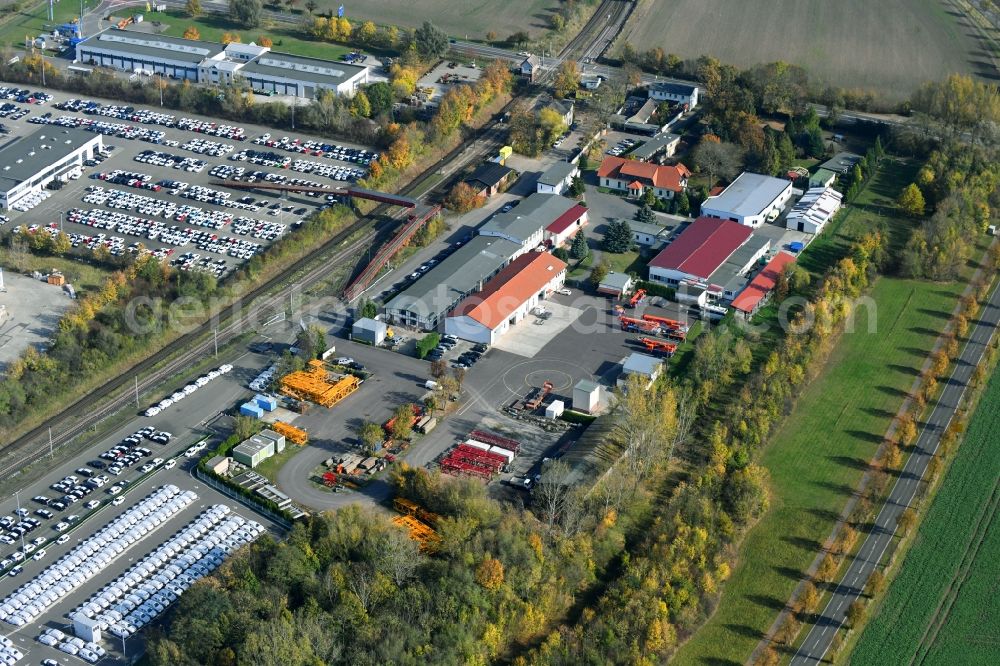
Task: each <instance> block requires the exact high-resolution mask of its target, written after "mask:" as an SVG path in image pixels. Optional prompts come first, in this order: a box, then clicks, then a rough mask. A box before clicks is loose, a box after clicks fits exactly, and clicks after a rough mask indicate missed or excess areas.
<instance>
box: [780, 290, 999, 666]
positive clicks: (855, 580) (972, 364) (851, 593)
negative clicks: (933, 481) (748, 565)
mask: <svg viewBox="0 0 1000 666" xmlns="http://www.w3.org/2000/svg"><path fill="white" fill-rule="evenodd" d="M998 322H1000V288H995V289H994V290H993V293H992V294H991V296H990V299H989V301H988V302H987V304H986V305H985V306H983V308H982V311H981V312H980V317H979V319H978V321H976V323H975V324H974V325H973V326H972V327H971V329H970V330H971V333H970V337H969V342H968V344H966V346H965V348H964V349H963V350H962V354H961V356H960V357H959V359H958V361H957V362H956V364H955V370H954V371H953V372H952V374H951V377H950V378H949V379H948V381H947V383H946V384H945V388H944V390H943V391H942V393H941V397H940V398H939V399H938V401H937V403H936V404H935V405H934V409H933V411H932V412H931V415H930V418H929V419H928V420H927V422H926V423H925V425H924V427H923V429H922V430H921V432H920V435H919V437H918V438H917V441H916V444H915V449H914V451H913V454H912V455H911V456H910V457H909V459H908V460H907V461H906V465H904V467H903V471H902V473H901V474H900V476H899V479H898V480H897V481H896V485H895V486H893V489H892V491H891V493H890V494H889V497H888V499H886V502H885V504H884V505H883V507H882V510H881V511H880V512H879V514H878V517H877V518H876V519H875V525H874V527H873V528H872V531H871V532H870V533H869V535H868V538H867V539H865V542H864V544H862V546H861V550H860V551H858V554H857V555H856V556H855V558H854V559H853V560H852V561H851V563H850V566H849V567H848V568H847V571H846V572H845V574H844V576H843V578H842V579H841V581H840V584H839V585H837V587H836V589H834V591H833V595H832V596H831V598H830V601H829V603H828V604H827V606H826V608H825V609H824V610H823V612H822V613H821V614H820V616H819V617H818V618H817V619H816V621H815V623H814V624H813V625H812V627H811V628H810V630H809V634H808V635H807V636H806V638H805V641H803V643H802V645H801V646H800V647H799V650H798V652H796V653H795V656H794V657H793V658H792V661H791V663H792V666H811V665H812V664H818V663H821V662H822V661H823V657H824V656H825V655H826V652H827V650H829V649H830V643H831V642H832V640H833V636H834V634H836V633H837V630H838V629H840V628H841V626H843V624H844V623H845V622H846V618H845V616H846V613H847V608H848V606H850V604H851V602H853V601H854V600H855V599H857V598H858V597H859V596H860V595H861V593H862V591H863V590H864V587H865V584H866V583H867V582H868V577H869V576H871V574H872V572H873V571H874V570H875V568H876V567H877V566H878V565H879V562H880V561H881V559H882V555H883V554H884V553H885V551H886V549H887V548H888V546H889V544H890V543H891V542H892V538H893V535H894V534H895V531H896V520H897V519H898V518H899V515H900V514H901V513H902V512H903V511H904V510H905V509H906V508H907V507H908V506H909V505H910V503H911V502H912V501H913V498H914V497H915V496H916V493H917V490H918V488H919V487H920V483H921V479H922V478H923V475H924V472H925V471H926V470H927V464H928V463H929V462H930V460H931V458H932V457H933V456H934V454H935V452H936V451H937V447H938V443H939V442H940V440H941V435H942V434H943V433H944V431H945V429H946V428H947V427H948V425H949V424H950V423H951V419H952V417H953V416H954V415H955V410H956V409H957V407H958V405H959V402H960V401H961V399H962V396H963V394H964V393H965V389H966V387H967V385H968V382H969V380H970V378H971V377H972V373H973V371H974V370H975V368H976V366H977V365H978V363H979V360H980V358H982V355H983V352H984V351H985V349H986V346H987V345H988V344H989V342H990V338H991V337H992V335H993V331H994V329H995V328H996V327H997V324H998Z"/></svg>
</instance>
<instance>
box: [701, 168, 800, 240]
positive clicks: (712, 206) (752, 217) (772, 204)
mask: <svg viewBox="0 0 1000 666" xmlns="http://www.w3.org/2000/svg"><path fill="white" fill-rule="evenodd" d="M791 198H792V182H791V181H790V180H784V179H782V178H774V177H772V176H762V175H760V174H757V173H749V172H743V173H741V174H740V175H739V176H738V177H737V178H736V180H734V181H733V182H732V183H731V184H730V185H729V187H727V188H726V189H724V190H723V191H722V192H721V193H719V194H717V195H716V196H714V197H709V198H707V199H705V202H704V203H703V204H702V205H701V214H702V215H703V216H705V217H717V218H719V219H722V220H732V221H733V222H739V223H740V224H742V225H745V226H748V227H753V228H757V227H759V226H761V225H762V224H764V222H769V221H773V220H775V219H777V217H778V215H779V214H780V213H781V209H782V208H784V207H785V204H787V203H788V200H789V199H791Z"/></svg>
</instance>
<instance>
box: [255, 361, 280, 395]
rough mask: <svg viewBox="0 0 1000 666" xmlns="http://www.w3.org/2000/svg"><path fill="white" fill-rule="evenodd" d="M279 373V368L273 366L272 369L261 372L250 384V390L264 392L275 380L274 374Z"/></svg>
mask: <svg viewBox="0 0 1000 666" xmlns="http://www.w3.org/2000/svg"><path fill="white" fill-rule="evenodd" d="M277 371H278V366H277V365H272V366H271V367H269V368H267V369H266V370H264V371H263V372H261V373H260V374H259V375H257V376H256V377H254V378H253V381H251V382H250V390H251V391H263V390H264V389H266V388H267V386H268V384H270V383H271V380H272V379H274V373H276V372H277Z"/></svg>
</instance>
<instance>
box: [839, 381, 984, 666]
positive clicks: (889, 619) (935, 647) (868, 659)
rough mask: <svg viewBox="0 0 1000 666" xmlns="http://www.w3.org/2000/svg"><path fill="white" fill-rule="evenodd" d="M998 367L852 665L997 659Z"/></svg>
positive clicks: (970, 661) (860, 643) (863, 634)
mask: <svg viewBox="0 0 1000 666" xmlns="http://www.w3.org/2000/svg"><path fill="white" fill-rule="evenodd" d="M998 401H1000V373H994V375H993V377H992V379H991V380H990V383H989V385H988V386H987V389H986V392H985V393H984V395H983V397H982V399H981V400H980V402H979V408H978V409H977V410H976V412H975V414H974V415H973V418H972V420H971V422H970V424H969V429H968V431H967V434H966V436H965V440H964V441H963V442H962V444H961V445H960V446H959V449H958V453H957V454H956V457H955V460H954V462H953V463H952V465H951V468H950V469H949V471H948V473H947V475H946V476H945V479H944V482H943V484H942V486H941V489H940V490H939V491H938V494H937V497H935V499H934V501H933V503H932V504H931V506H930V508H929V510H928V511H927V515H926V517H925V519H924V521H923V523H922V524H921V526H920V529H919V531H918V532H917V536H916V540H915V541H914V544H913V547H912V548H911V549H910V551H909V553H908V554H907V556H906V559H905V560H904V561H903V563H902V567H901V568H900V572H899V575H898V576H897V577H896V579H895V580H894V581H893V583H892V584H891V585H890V587H889V591H888V593H887V595H886V598H885V601H884V603H883V604H882V605H881V607H880V608H879V609H878V611H877V612H876V614H875V615H874V617H873V618H872V619H871V621H870V622H869V624H868V627H867V628H866V629H865V631H864V633H862V634H861V637H860V639H859V641H858V644H857V646H856V647H855V649H854V652H853V654H852V655H851V657H850V659H851V663H853V664H859V665H868V664H903V663H913V662H917V663H927V664H996V663H1000V626H998V625H997V617H1000V595H998V594H997V591H998V590H997V568H996V567H997V565H996V563H997V561H998V558H1000V521H998V520H997V505H998V502H1000V488H998V478H1000V475H998V470H1000V447H997V446H996V443H997V441H1000V413H998V412H997V409H996V405H997V403H998Z"/></svg>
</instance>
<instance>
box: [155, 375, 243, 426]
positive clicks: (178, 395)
mask: <svg viewBox="0 0 1000 666" xmlns="http://www.w3.org/2000/svg"><path fill="white" fill-rule="evenodd" d="M232 370H233V366H232V365H231V364H229V363H224V364H223V365H220V366H219V367H218V368H216V369H215V370H209V371H208V372H207V373H206V374H204V375H202V376H201V377H199V378H198V379H196V380H194V381H193V382H191V383H190V384H188V385H187V386H185V387H184V388H183V389H181V390H179V391H175V392H174V394H173V395H171V396H170V397H168V398H164V399H163V400H161V401H160V402H159V403H158V404H156V405H152V406H150V407H149V408H148V409H147V410H146V411H145V412H143V413H144V414H145V415H146V416H156V415H157V414H159V413H160V412H161V411H163V410H164V409H166V408H167V407H169V406H170V405H172V404H174V403H175V402H180V401H181V400H183V399H184V398H186V397H187V396H189V395H191V394H192V393H194V392H195V391H197V390H198V389H200V388H201V387H203V386H205V385H206V384H208V383H209V382H210V381H212V380H213V379H215V378H217V377H220V376H221V375H224V374H226V373H229V372H232Z"/></svg>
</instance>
